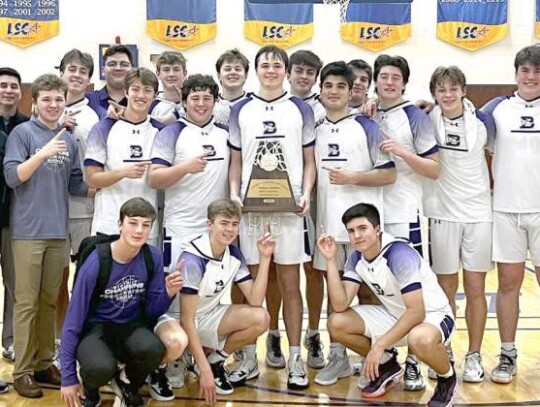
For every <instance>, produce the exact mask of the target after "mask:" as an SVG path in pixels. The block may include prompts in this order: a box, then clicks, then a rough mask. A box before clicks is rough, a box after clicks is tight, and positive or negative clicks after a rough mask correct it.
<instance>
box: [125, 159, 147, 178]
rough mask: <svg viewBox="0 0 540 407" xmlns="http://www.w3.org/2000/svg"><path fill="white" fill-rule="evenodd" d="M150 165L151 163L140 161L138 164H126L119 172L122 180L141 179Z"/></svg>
mask: <svg viewBox="0 0 540 407" xmlns="http://www.w3.org/2000/svg"><path fill="white" fill-rule="evenodd" d="M150 164H152V161H141V162H138V163H131V164H126V165H124V166H122V167H121V168H120V171H121V172H122V175H123V176H124V178H131V179H137V178H142V177H143V176H144V173H145V172H146V169H147V168H148V166H149V165H150Z"/></svg>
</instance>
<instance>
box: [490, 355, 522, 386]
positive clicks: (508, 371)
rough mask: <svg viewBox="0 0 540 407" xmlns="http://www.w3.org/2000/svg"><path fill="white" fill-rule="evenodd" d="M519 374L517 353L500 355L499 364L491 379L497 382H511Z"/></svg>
mask: <svg viewBox="0 0 540 407" xmlns="http://www.w3.org/2000/svg"><path fill="white" fill-rule="evenodd" d="M516 374H517V355H516V356H513V357H512V356H508V355H505V354H503V353H501V354H500V355H499V364H498V365H497V366H496V367H495V369H493V370H492V371H491V381H493V382H495V383H502V384H507V383H510V382H511V381H512V380H513V379H514V376H515V375H516Z"/></svg>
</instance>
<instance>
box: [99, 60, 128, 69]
mask: <svg viewBox="0 0 540 407" xmlns="http://www.w3.org/2000/svg"><path fill="white" fill-rule="evenodd" d="M105 66H106V67H107V68H116V67H118V66H120V68H129V67H131V64H130V63H129V62H126V61H121V62H118V61H109V62H107V63H106V64H105Z"/></svg>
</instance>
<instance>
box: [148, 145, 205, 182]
mask: <svg viewBox="0 0 540 407" xmlns="http://www.w3.org/2000/svg"><path fill="white" fill-rule="evenodd" d="M210 154H212V152H210V151H205V152H204V153H202V154H198V155H196V156H195V157H191V158H188V159H186V160H184V161H182V162H180V163H178V164H176V165H173V166H170V167H167V166H165V165H161V164H152V165H151V166H150V171H149V174H148V184H149V185H150V187H152V188H156V189H158V188H161V189H165V188H169V187H170V186H172V185H173V184H175V183H177V182H178V181H180V180H181V179H182V178H184V177H185V176H186V175H188V174H197V173H199V172H203V171H204V169H205V168H206V164H207V163H208V161H207V160H206V157H208V156H209V155H210Z"/></svg>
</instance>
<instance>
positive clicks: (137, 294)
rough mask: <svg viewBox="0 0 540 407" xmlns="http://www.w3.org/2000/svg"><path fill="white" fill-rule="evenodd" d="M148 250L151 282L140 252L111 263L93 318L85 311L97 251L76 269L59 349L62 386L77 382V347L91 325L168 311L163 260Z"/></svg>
mask: <svg viewBox="0 0 540 407" xmlns="http://www.w3.org/2000/svg"><path fill="white" fill-rule="evenodd" d="M150 250H151V253H152V258H153V259H154V274H153V276H152V280H150V281H147V280H148V273H147V271H146V265H145V262H144V254H143V252H142V251H140V252H139V253H138V254H137V256H135V257H134V258H133V259H132V260H131V261H130V262H129V263H126V264H121V263H118V262H116V261H114V260H113V263H112V269H111V275H110V277H109V281H108V283H107V286H106V288H105V290H104V292H103V293H101V295H100V297H99V301H98V303H97V307H96V310H95V312H94V313H93V314H92V315H88V312H89V311H90V303H91V300H92V294H93V293H94V288H95V286H96V281H97V278H98V274H99V259H98V254H97V251H95V250H94V251H93V252H92V253H91V254H90V255H89V256H88V258H87V259H86V261H85V262H84V263H83V265H82V266H81V268H80V269H79V274H78V276H77V280H76V281H75V284H74V286H73V292H72V295H71V301H70V303H69V306H68V310H67V315H66V320H65V322H64V328H63V330H62V347H61V348H60V362H61V365H62V386H71V385H74V384H77V383H79V380H78V378H77V363H76V356H77V347H78V346H79V342H80V341H81V339H82V338H83V337H84V333H85V332H86V331H87V330H88V329H89V327H90V326H91V324H92V323H95V322H113V323H114V322H115V323H118V324H124V323H127V322H131V321H135V320H137V319H139V318H140V317H142V316H144V315H146V316H147V317H149V318H151V319H157V318H158V317H160V316H161V315H163V314H164V313H165V311H167V309H168V308H169V305H170V303H171V301H172V298H169V296H168V294H167V290H166V288H165V275H164V273H163V259H162V258H161V255H160V254H159V252H158V249H157V248H155V247H153V246H150ZM143 298H144V299H145V308H144V309H143V308H142V300H143Z"/></svg>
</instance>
